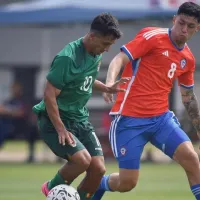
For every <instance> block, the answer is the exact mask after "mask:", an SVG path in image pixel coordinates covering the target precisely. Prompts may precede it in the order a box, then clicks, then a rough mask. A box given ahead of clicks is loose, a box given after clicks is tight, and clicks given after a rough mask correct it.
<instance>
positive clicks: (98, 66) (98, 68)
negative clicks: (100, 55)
mask: <svg viewBox="0 0 200 200" xmlns="http://www.w3.org/2000/svg"><path fill="white" fill-rule="evenodd" d="M100 66H101V61H99V63H98V65H97V71H99V70H100Z"/></svg>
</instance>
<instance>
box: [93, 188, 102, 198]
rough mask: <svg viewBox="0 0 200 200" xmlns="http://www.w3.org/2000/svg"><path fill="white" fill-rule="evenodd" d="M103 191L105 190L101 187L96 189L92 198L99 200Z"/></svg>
mask: <svg viewBox="0 0 200 200" xmlns="http://www.w3.org/2000/svg"><path fill="white" fill-rule="evenodd" d="M104 193H105V190H103V189H98V190H97V191H96V192H95V193H94V196H93V197H92V200H100V199H101V198H102V197H103V195H104Z"/></svg>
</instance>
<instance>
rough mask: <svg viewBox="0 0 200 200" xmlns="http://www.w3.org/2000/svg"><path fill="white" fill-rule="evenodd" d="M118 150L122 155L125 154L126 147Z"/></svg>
mask: <svg viewBox="0 0 200 200" xmlns="http://www.w3.org/2000/svg"><path fill="white" fill-rule="evenodd" d="M120 152H121V154H122V156H124V155H125V154H126V148H124V147H122V148H121V149H120Z"/></svg>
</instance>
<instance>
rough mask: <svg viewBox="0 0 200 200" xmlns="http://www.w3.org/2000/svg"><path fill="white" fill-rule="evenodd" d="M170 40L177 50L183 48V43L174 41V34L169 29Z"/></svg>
mask: <svg viewBox="0 0 200 200" xmlns="http://www.w3.org/2000/svg"><path fill="white" fill-rule="evenodd" d="M170 34H171V35H170V38H171V40H172V41H173V43H174V44H175V45H176V46H177V47H178V48H179V49H182V48H183V47H184V46H185V43H183V42H180V41H178V40H177V39H176V36H175V34H174V33H173V29H171V33H170Z"/></svg>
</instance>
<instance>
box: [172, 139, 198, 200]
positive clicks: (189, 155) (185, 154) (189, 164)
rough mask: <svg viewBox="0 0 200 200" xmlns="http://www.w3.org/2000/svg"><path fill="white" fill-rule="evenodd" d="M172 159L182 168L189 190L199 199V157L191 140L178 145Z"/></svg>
mask: <svg viewBox="0 0 200 200" xmlns="http://www.w3.org/2000/svg"><path fill="white" fill-rule="evenodd" d="M174 159H175V160H176V161H177V162H178V163H179V164H180V165H181V166H182V167H183V168H184V170H185V172H186V175H187V177H188V181H189V184H190V186H191V191H192V193H193V194H194V196H195V197H196V199H197V200H200V165H199V158H198V155H197V153H196V152H195V150H194V148H193V146H192V143H191V142H184V143H182V144H180V145H179V147H178V148H177V150H176V151H175V153H174Z"/></svg>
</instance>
